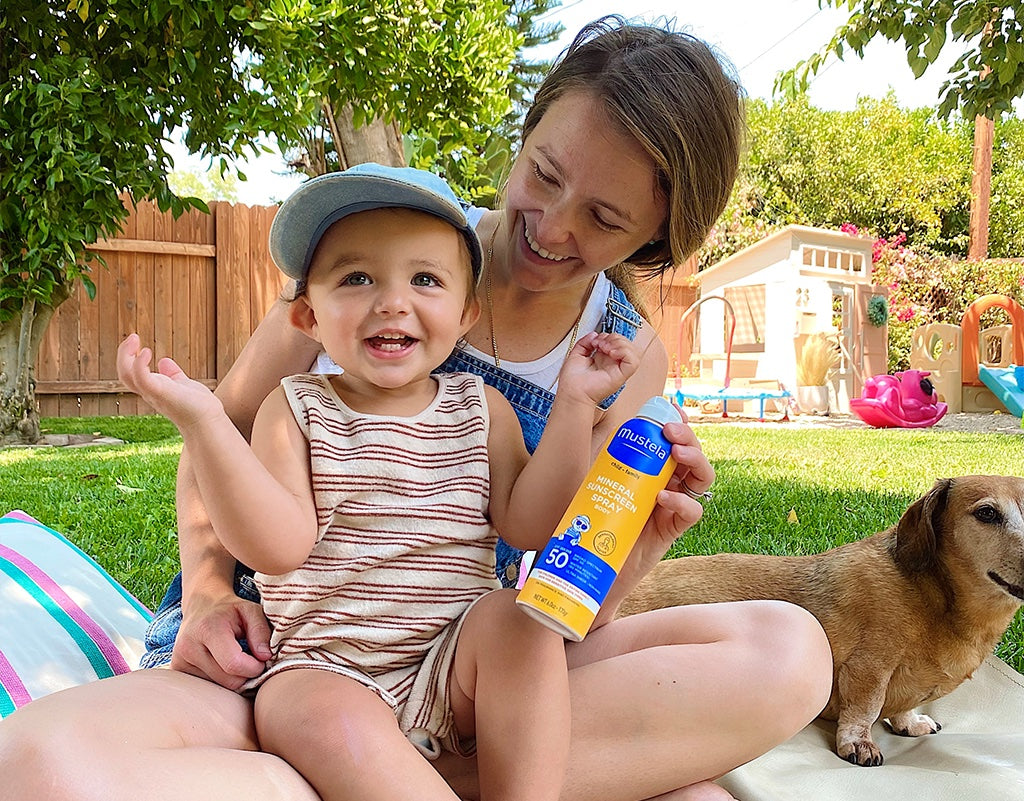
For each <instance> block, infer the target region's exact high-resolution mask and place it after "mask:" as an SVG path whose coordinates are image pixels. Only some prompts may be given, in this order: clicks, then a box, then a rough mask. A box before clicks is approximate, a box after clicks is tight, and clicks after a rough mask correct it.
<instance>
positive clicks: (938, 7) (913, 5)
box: [776, 0, 1024, 119]
mask: <svg viewBox="0 0 1024 801" xmlns="http://www.w3.org/2000/svg"><path fill="white" fill-rule="evenodd" d="M818 6H819V7H825V6H831V7H833V8H841V7H843V6H846V7H847V8H848V9H849V10H850V17H849V19H848V20H847V21H846V23H844V24H843V25H841V26H840V27H839V28H838V29H837V30H836V32H835V35H834V36H833V37H832V40H831V41H830V42H829V43H828V44H827V45H825V46H824V47H823V48H822V49H821V50H819V51H818V52H817V53H815V54H814V55H812V56H810V57H809V58H808V59H806V60H804V61H801V62H799V63H798V64H797V66H796V67H794V68H793V69H792V70H789V71H787V72H784V73H782V74H781V75H780V76H779V78H778V79H777V81H776V88H777V89H779V90H781V91H782V92H783V93H785V94H788V95H790V96H792V95H793V94H794V93H798V92H802V91H804V90H806V88H807V84H808V82H809V80H810V77H811V76H813V75H815V74H817V72H818V71H819V70H820V69H821V68H822V66H823V65H824V64H825V62H826V61H827V60H828V58H829V57H831V56H835V57H836V58H839V59H842V58H843V56H844V55H845V53H846V52H847V50H850V51H853V52H854V53H855V54H856V55H857V56H858V57H863V55H864V47H865V46H866V45H867V44H868V42H870V41H871V40H872V39H874V38H875V37H876V36H882V37H883V38H885V39H888V40H889V41H891V42H902V43H903V44H904V46H905V47H906V50H907V63H908V64H909V65H910V68H911V69H912V70H913V72H914V76H915V77H918V78H919V77H921V75H923V74H924V71H925V70H926V69H927V68H928V67H929V66H930V65H931V64H933V63H934V62H935V60H936V59H937V58H938V56H939V53H940V52H941V51H942V50H943V48H945V47H947V46H959V47H961V54H960V57H959V58H958V59H957V61H956V63H955V64H954V65H953V67H952V68H951V69H950V71H949V78H948V80H946V81H945V83H943V84H942V86H941V88H940V90H939V114H940V115H941V116H943V117H948V116H949V115H950V114H951V113H952V112H953V111H956V110H958V109H959V111H960V113H961V114H962V115H963V117H964V118H965V119H973V118H974V117H975V116H978V115H981V116H984V117H988V118H989V119H994V118H995V115H997V114H998V113H1000V112H1004V111H1009V110H1010V108H1011V103H1012V102H1013V100H1015V99H1016V98H1018V97H1020V96H1021V95H1024V3H1021V2H1019V1H1018V2H1007V0H938V2H936V0H818ZM988 26H991V28H988ZM987 28H988V30H986V29H987ZM986 65H990V66H991V67H992V69H991V71H987V70H986V69H985V67H986Z"/></svg>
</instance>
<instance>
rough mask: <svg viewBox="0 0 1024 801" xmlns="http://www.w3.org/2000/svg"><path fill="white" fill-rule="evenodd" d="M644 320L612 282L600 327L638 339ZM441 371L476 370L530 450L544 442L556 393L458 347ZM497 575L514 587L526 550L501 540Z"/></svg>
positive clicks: (605, 404)
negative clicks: (504, 403) (508, 410)
mask: <svg viewBox="0 0 1024 801" xmlns="http://www.w3.org/2000/svg"><path fill="white" fill-rule="evenodd" d="M642 322H643V320H642V318H641V317H640V315H639V314H637V312H636V310H635V309H634V308H633V306H632V304H631V303H630V302H629V301H628V300H627V299H626V295H625V293H623V292H622V290H621V289H619V288H618V287H617V286H615V285H614V284H612V285H611V293H610V295H609V297H608V304H607V307H606V311H605V314H604V317H603V318H602V320H601V325H600V327H599V330H600V331H603V332H610V333H615V334H621V335H622V336H624V337H627V338H628V339H631V340H632V339H636V334H637V331H638V330H639V328H640V325H641V324H642ZM437 372H442V373H451V372H468V373H476V374H477V375H478V376H480V377H481V378H483V380H484V383H485V384H489V385H490V386H492V387H494V388H495V389H496V390H498V391H499V392H500V393H501V394H502V395H504V396H505V398H506V399H507V400H508V402H509V403H510V404H511V405H512V409H513V410H514V411H515V413H516V417H518V418H519V424H520V425H521V426H522V429H523V440H524V441H525V442H526V449H527V450H528V451H529V452H530V453H533V452H534V450H536V448H537V444H538V443H539V442H540V437H541V434H543V433H544V426H545V425H546V424H547V420H548V415H549V414H550V413H551V403H552V401H554V398H555V396H554V393H552V392H551V391H549V390H547V389H544V388H543V387H539V386H537V385H536V384H534V383H533V382H531V381H527V380H526V379H525V378H521V377H520V376H517V375H515V374H514V373H510V372H508V371H507V370H503V369H501V368H500V367H495V366H494V365H493V364H491V363H490V362H486V361H484V360H483V359H479V358H477V357H476V356H473V355H471V354H468V353H465V352H463V351H460V350H456V351H455V352H454V353H453V354H452V355H451V356H449V357H448V360H447V361H446V362H445V363H444V364H442V365H441V366H440V367H439V368H437ZM621 391H622V388H621V387H620V388H619V389H618V390H616V391H615V393H614V394H612V395H609V396H608V397H607V398H605V399H604V400H603V401H601V402H600V403H599V404H598V406H599V407H600V408H602V409H607V408H608V407H609V406H611V405H612V403H614V402H615V399H616V398H617V397H618V396H619V393H620V392H621ZM496 555H497V574H498V578H499V579H500V580H501V583H502V584H504V585H505V586H506V587H511V586H514V585H515V583H516V579H517V578H518V574H519V560H520V559H521V558H522V555H523V552H522V551H520V550H519V549H518V548H513V547H512V546H511V545H509V544H508V543H507V542H505V541H504V540H502V539H500V538H499V540H498V546H497V549H496Z"/></svg>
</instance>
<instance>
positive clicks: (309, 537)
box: [117, 334, 317, 574]
mask: <svg viewBox="0 0 1024 801" xmlns="http://www.w3.org/2000/svg"><path fill="white" fill-rule="evenodd" d="M139 344H140V343H139V338H138V336H137V335H135V334H132V335H131V336H129V337H128V338H127V339H126V340H125V341H124V342H123V343H121V346H120V347H119V348H118V351H117V370H118V375H119V376H120V378H121V380H122V381H123V382H124V383H125V384H126V385H127V386H128V388H129V389H131V390H132V391H133V392H136V393H137V394H139V395H140V396H141V397H142V398H143V399H144V400H145V401H146V402H147V403H149V404H150V405H151V406H152V407H153V408H154V409H156V410H157V411H158V412H160V413H161V414H163V415H165V416H166V417H168V418H169V419H170V420H171V421H172V422H173V423H174V424H175V425H176V426H177V427H178V430H179V431H180V432H181V435H182V438H183V439H184V441H185V445H186V447H187V448H188V452H189V454H190V456H191V464H192V467H193V470H194V473H195V477H196V482H197V484H198V486H199V492H200V494H201V496H202V498H203V501H204V503H205V506H206V508H207V511H208V513H209V517H210V521H211V523H212V524H213V528H214V529H215V531H216V532H217V535H218V536H219V538H220V539H221V542H222V543H223V545H224V547H225V548H227V549H228V550H229V551H230V552H231V554H232V555H233V556H234V557H235V558H236V559H238V560H240V561H241V562H244V563H245V564H247V565H249V566H250V567H251V568H253V569H254V570H259V571H260V572H264V573H275V574H277V573H284V572H287V571H289V570H293V569H295V568H296V567H298V566H299V565H300V564H302V562H303V561H304V560H305V558H306V557H307V556H308V555H309V552H310V551H311V550H312V548H313V544H314V542H315V539H316V533H317V525H316V508H315V505H314V502H313V493H312V485H311V480H310V468H309V450H308V444H307V443H306V439H305V437H304V436H303V434H302V431H301V430H300V429H299V426H298V424H297V423H296V422H295V419H294V416H293V415H292V413H291V410H290V409H289V408H288V402H287V399H286V398H285V396H284V391H283V390H282V389H280V387H279V388H278V389H277V390H275V391H274V392H272V393H271V394H270V395H269V396H268V398H267V399H266V400H265V401H264V402H263V404H262V405H261V406H260V409H259V411H258V412H257V414H256V421H255V423H254V424H253V444H252V447H250V446H249V443H247V442H246V441H245V438H244V437H243V436H242V435H241V434H240V433H239V431H238V429H237V428H235V426H234V424H232V422H231V420H230V419H229V418H228V416H227V415H226V414H225V412H224V407H223V405H222V404H221V402H220V400H218V399H217V397H216V396H215V395H214V394H213V393H212V392H210V390H209V389H207V388H206V387H205V386H204V385H203V384H201V383H199V382H198V381H193V380H192V379H190V378H189V377H188V376H186V375H185V373H184V372H182V370H181V368H180V367H178V365H177V364H175V363H174V361H173V360H171V359H161V360H160V363H159V372H156V373H154V372H151V371H150V369H149V363H150V361H151V360H152V356H153V354H152V351H150V349H149V348H141V349H140V347H139ZM266 465H270V466H271V467H270V469H268V467H267V466H266Z"/></svg>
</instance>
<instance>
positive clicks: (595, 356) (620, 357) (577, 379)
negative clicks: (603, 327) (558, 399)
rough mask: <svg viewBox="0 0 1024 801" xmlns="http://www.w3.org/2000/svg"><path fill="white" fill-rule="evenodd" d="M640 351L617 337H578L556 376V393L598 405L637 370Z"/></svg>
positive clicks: (621, 337) (622, 338) (599, 335)
mask: <svg viewBox="0 0 1024 801" xmlns="http://www.w3.org/2000/svg"><path fill="white" fill-rule="evenodd" d="M640 358H641V354H640V349H639V348H638V347H637V346H636V343H634V342H633V341H631V340H629V339H627V338H626V337H624V336H622V335H621V334H609V333H596V332H591V333H589V334H586V335H585V336H582V337H580V339H579V341H578V342H577V343H576V344H575V345H574V346H573V349H572V350H571V351H569V355H568V356H566V359H565V363H564V364H563V365H562V369H561V370H560V371H559V373H558V391H559V392H563V391H564V392H571V393H573V394H574V395H577V396H579V395H585V396H586V397H587V398H589V399H590V401H591V402H592V403H594V404H598V403H600V402H601V401H603V400H604V399H605V398H607V397H608V396H609V395H611V394H612V393H614V392H615V391H616V390H618V388H619V387H621V386H622V385H623V384H624V383H626V380H627V379H628V378H629V377H630V376H632V375H633V373H635V372H636V371H637V368H638V367H639V366H640Z"/></svg>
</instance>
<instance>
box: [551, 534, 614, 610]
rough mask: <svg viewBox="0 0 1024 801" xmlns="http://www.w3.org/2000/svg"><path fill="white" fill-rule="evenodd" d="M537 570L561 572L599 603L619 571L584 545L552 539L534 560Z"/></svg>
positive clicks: (558, 574)
mask: <svg viewBox="0 0 1024 801" xmlns="http://www.w3.org/2000/svg"><path fill="white" fill-rule="evenodd" d="M533 570H535V571H538V572H542V573H544V572H546V573H550V574H552V575H554V576H558V577H560V578H562V579H564V580H565V581H567V582H569V583H570V584H572V585H573V586H575V587H577V588H578V589H580V590H582V591H583V592H584V593H586V594H587V595H589V596H590V597H591V598H592V599H593V600H594V601H595V602H596V603H597V604H598V605H600V604H602V603H604V599H605V597H607V595H608V590H610V589H611V586H612V582H613V581H615V575H616V574H615V571H614V570H613V569H612V567H611V566H610V565H609V564H608V563H607V562H605V561H604V560H602V559H600V558H598V557H597V556H595V555H594V554H593V553H591V552H590V551H588V550H587V549H586V548H583V547H582V546H580V545H574V544H572V543H570V542H562V541H559V540H557V539H552V540H551V541H550V542H548V544H547V547H546V548H544V550H543V551H542V552H541V555H540V556H539V557H538V558H537V561H536V562H534V564H533Z"/></svg>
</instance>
